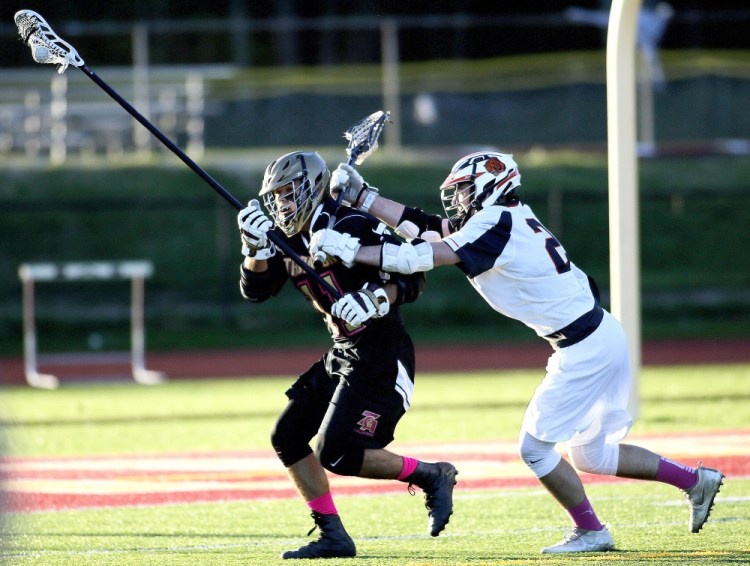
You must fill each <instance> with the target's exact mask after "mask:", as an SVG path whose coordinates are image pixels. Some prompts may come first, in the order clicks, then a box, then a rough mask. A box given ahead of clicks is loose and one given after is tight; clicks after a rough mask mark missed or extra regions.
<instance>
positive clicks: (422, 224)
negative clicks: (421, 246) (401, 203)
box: [398, 206, 443, 237]
mask: <svg viewBox="0 0 750 566" xmlns="http://www.w3.org/2000/svg"><path fill="white" fill-rule="evenodd" d="M406 220H408V221H409V222H412V223H413V224H416V226H417V228H418V229H419V233H420V234H421V233H422V232H426V231H428V230H431V231H433V232H437V233H438V234H440V236H441V237H442V235H443V218H442V217H441V216H440V215H439V214H427V213H426V212H425V211H424V210H422V209H421V208H412V207H410V206H406V207H404V213H403V214H402V215H401V218H400V219H399V221H398V224H401V223H402V222H404V221H406Z"/></svg>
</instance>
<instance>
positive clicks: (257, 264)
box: [242, 256, 268, 273]
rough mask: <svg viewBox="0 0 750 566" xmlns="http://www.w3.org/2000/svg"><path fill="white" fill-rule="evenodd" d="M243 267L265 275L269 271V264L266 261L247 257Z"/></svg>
mask: <svg viewBox="0 0 750 566" xmlns="http://www.w3.org/2000/svg"><path fill="white" fill-rule="evenodd" d="M242 267H244V268H245V269H247V270H248V271H252V272H253V273H263V272H264V271H267V270H268V262H267V261H266V260H264V259H261V260H257V259H253V258H251V257H247V256H245V259H244V260H243V261H242Z"/></svg>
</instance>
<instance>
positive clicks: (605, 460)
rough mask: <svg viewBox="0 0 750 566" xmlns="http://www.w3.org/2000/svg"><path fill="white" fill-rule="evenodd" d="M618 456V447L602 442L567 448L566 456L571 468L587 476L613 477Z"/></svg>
mask: <svg viewBox="0 0 750 566" xmlns="http://www.w3.org/2000/svg"><path fill="white" fill-rule="evenodd" d="M619 455H620V450H619V445H617V444H608V443H606V442H604V441H603V440H599V441H597V442H592V443H591V444H583V445H581V446H571V447H569V448H568V456H569V457H570V463H571V464H572V465H573V467H575V468H576V469H577V470H579V471H581V472H586V473H588V474H598V475H604V476H613V475H615V474H616V473H617V464H618V460H619Z"/></svg>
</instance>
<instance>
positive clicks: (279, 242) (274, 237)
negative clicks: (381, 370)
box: [78, 65, 341, 300]
mask: <svg viewBox="0 0 750 566" xmlns="http://www.w3.org/2000/svg"><path fill="white" fill-rule="evenodd" d="M78 68H79V69H81V71H83V73H85V74H86V76H88V77H89V78H90V79H91V80H92V81H94V82H95V83H96V84H97V85H99V87H100V88H101V89H102V90H103V91H104V92H106V93H107V94H108V95H109V96H111V97H112V98H113V99H114V100H115V102H117V103H118V104H119V105H120V106H122V107H123V108H124V109H125V110H126V111H127V112H128V113H129V114H130V115H131V116H132V117H133V118H135V119H136V120H138V122H140V123H141V125H142V126H143V127H145V128H146V129H147V130H148V131H149V132H151V133H152V134H153V135H154V136H156V138H157V139H158V140H159V141H160V142H161V143H163V144H164V145H165V146H166V147H167V148H168V149H169V150H170V151H171V152H172V153H174V154H175V155H176V156H177V157H179V158H180V159H181V160H182V161H183V162H184V163H185V165H187V166H188V167H190V168H191V169H192V170H193V171H194V172H195V173H197V174H198V176H199V177H200V178H201V179H203V180H204V181H206V183H208V184H209V185H210V186H211V188H212V189H214V190H215V191H216V192H217V193H219V194H220V195H221V196H222V197H224V199H225V200H226V201H227V202H229V204H231V205H232V206H233V207H234V208H235V209H236V210H238V211H239V210H242V209H243V208H245V206H244V205H243V204H242V203H241V202H240V201H238V200H237V199H236V198H235V197H234V196H233V195H232V194H231V193H230V192H229V191H227V190H226V189H225V188H224V187H222V186H221V185H220V184H219V182H218V181H216V179H214V178H213V177H211V175H209V174H208V173H206V171H204V170H203V168H202V167H201V166H200V165H198V164H197V163H196V162H195V161H193V160H192V159H190V157H188V155H187V154H185V152H184V151H182V150H181V149H180V148H179V147H177V145H175V144H174V142H172V140H170V139H169V138H168V137H167V136H165V135H164V134H163V133H162V132H161V130H159V129H158V128H157V127H156V126H154V125H153V124H152V123H151V122H150V121H149V120H147V119H146V118H145V117H144V116H143V115H142V114H141V113H140V112H138V110H136V109H135V108H134V107H133V106H132V105H131V104H130V103H129V102H128V101H127V100H125V99H124V98H123V97H121V96H120V95H119V94H118V93H117V91H115V90H114V89H113V88H112V87H111V86H109V85H108V84H107V83H106V82H104V81H103V80H102V79H101V78H100V77H99V76H98V75H97V74H96V73H95V72H94V71H92V70H91V69H90V68H89V67H88V66H87V65H81V66H79V67H78ZM268 239H269V240H271V241H272V242H273V243H274V244H275V245H276V247H278V248H279V249H280V250H281V251H283V252H284V253H285V254H286V255H287V256H288V257H289V258H290V259H291V260H292V261H294V262H295V263H296V264H297V265H299V266H300V267H301V268H302V269H303V270H304V271H306V272H307V274H308V275H310V276H311V277H312V278H313V279H315V281H316V282H317V283H318V285H320V286H321V287H323V289H325V290H326V291H328V293H330V294H331V296H332V297H333V298H334V300H336V299H340V298H341V293H339V291H338V289H336V288H334V287H333V286H332V285H331V284H330V283H328V281H326V280H325V279H323V278H322V277H321V276H320V274H319V273H318V272H317V271H315V269H314V268H313V267H312V266H310V265H308V264H307V262H305V261H304V260H303V259H302V258H301V257H300V256H299V255H297V253H296V252H295V251H294V250H292V249H291V248H290V247H289V244H287V243H286V242H285V241H284V240H283V239H282V238H281V236H279V235H278V234H276V233H275V232H270V231H269V232H268Z"/></svg>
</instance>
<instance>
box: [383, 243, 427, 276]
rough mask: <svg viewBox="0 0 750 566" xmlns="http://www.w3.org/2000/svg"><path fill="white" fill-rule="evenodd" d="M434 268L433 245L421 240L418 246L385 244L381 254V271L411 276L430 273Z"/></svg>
mask: <svg viewBox="0 0 750 566" xmlns="http://www.w3.org/2000/svg"><path fill="white" fill-rule="evenodd" d="M433 267H434V265H433V257H432V244H430V243H429V242H425V241H422V240H420V241H419V242H418V243H417V244H411V243H403V244H389V243H385V244H383V248H382V250H381V252H380V269H382V270H383V271H390V272H394V271H395V272H396V273H403V274H405V275H409V274H410V273H417V272H419V271H429V270H430V269H432V268H433Z"/></svg>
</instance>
